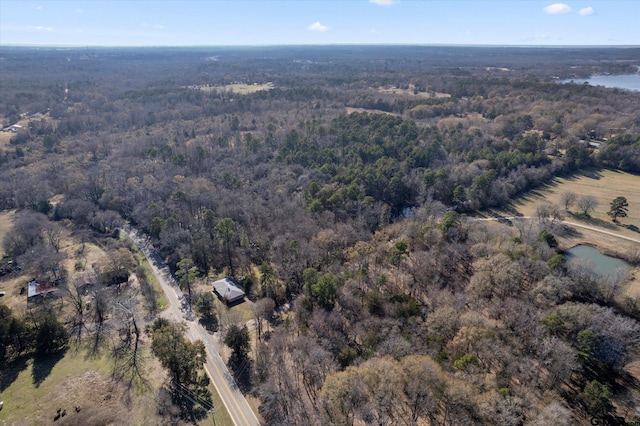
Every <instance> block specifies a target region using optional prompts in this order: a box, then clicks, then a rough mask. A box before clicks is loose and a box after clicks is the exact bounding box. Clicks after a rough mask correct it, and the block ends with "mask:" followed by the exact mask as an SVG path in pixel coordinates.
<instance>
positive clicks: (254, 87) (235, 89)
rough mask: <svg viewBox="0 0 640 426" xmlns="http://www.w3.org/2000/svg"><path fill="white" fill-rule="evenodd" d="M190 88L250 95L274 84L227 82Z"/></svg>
mask: <svg viewBox="0 0 640 426" xmlns="http://www.w3.org/2000/svg"><path fill="white" fill-rule="evenodd" d="M189 88H190V89H194V90H201V91H203V92H230V93H235V94H237V95H248V94H250V93H255V92H260V91H262V90H271V89H273V86H271V85H269V84H241V83H236V84H227V85H225V86H206V85H205V86H189Z"/></svg>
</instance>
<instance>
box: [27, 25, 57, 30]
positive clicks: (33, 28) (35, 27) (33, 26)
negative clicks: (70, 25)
mask: <svg viewBox="0 0 640 426" xmlns="http://www.w3.org/2000/svg"><path fill="white" fill-rule="evenodd" d="M27 29H28V30H29V31H53V27H43V26H42V25H30V26H28V27H27Z"/></svg>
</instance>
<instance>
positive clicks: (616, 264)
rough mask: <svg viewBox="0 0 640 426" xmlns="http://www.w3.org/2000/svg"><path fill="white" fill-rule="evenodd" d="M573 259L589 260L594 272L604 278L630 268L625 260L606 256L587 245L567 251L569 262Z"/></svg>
mask: <svg viewBox="0 0 640 426" xmlns="http://www.w3.org/2000/svg"><path fill="white" fill-rule="evenodd" d="M573 259H584V260H588V261H589V262H590V263H591V264H592V265H593V272H594V273H596V274H598V275H600V276H603V277H606V276H607V275H609V274H612V273H614V272H615V271H616V269H618V268H629V267H630V265H629V264H628V263H627V262H625V261H624V260H621V259H618V258H615V257H611V256H605V255H604V254H602V253H600V251H598V249H596V248H593V247H591V246H587V245H577V246H575V247H573V248H571V249H569V250H567V260H568V261H571V260H573Z"/></svg>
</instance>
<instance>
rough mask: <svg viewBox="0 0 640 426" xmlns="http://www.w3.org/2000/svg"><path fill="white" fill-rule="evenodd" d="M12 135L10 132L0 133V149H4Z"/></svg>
mask: <svg viewBox="0 0 640 426" xmlns="http://www.w3.org/2000/svg"><path fill="white" fill-rule="evenodd" d="M13 135H14V134H13V133H11V132H0V148H6V147H7V145H9V141H10V140H11V137H12V136H13Z"/></svg>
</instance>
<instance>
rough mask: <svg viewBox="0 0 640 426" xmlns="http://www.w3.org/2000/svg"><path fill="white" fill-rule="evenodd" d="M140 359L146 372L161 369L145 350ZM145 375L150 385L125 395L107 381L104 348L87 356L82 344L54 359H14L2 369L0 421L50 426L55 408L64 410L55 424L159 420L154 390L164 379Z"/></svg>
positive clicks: (107, 360)
mask: <svg viewBox="0 0 640 426" xmlns="http://www.w3.org/2000/svg"><path fill="white" fill-rule="evenodd" d="M145 359H146V360H147V369H148V371H151V372H155V371H162V370H161V369H160V367H159V365H158V362H157V361H156V360H155V358H153V357H151V356H150V354H147V356H146V357H145ZM148 377H149V382H150V387H149V388H148V389H136V390H135V391H134V394H135V398H131V399H130V398H128V393H127V391H126V389H125V387H124V386H123V385H122V384H121V383H118V382H116V381H114V380H112V378H111V358H110V357H109V355H108V354H107V352H106V351H103V352H102V353H101V354H99V355H97V356H88V352H87V351H86V349H85V348H83V347H73V346H72V347H71V348H70V349H69V350H68V351H67V352H66V353H65V354H64V355H63V356H62V357H58V358H56V357H49V358H47V359H46V360H41V359H38V358H29V359H19V360H17V361H15V362H14V363H13V364H11V365H10V366H9V367H8V368H5V370H3V374H2V383H1V386H0V389H2V393H1V397H0V399H2V400H4V408H3V410H2V411H0V424H7V425H43V424H52V423H53V421H54V417H55V416H56V412H57V409H58V408H62V409H63V410H66V413H67V414H66V416H65V417H64V418H61V419H60V420H59V421H58V423H59V424H77V425H80V424H160V423H161V418H159V417H158V416H157V415H156V414H155V403H154V394H155V392H154V391H153V389H157V388H158V386H159V385H160V383H161V382H162V380H163V379H164V378H163V377H162V375H158V374H155V375H149V376H148ZM76 407H78V408H79V411H76ZM131 422H133V423H131Z"/></svg>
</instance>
